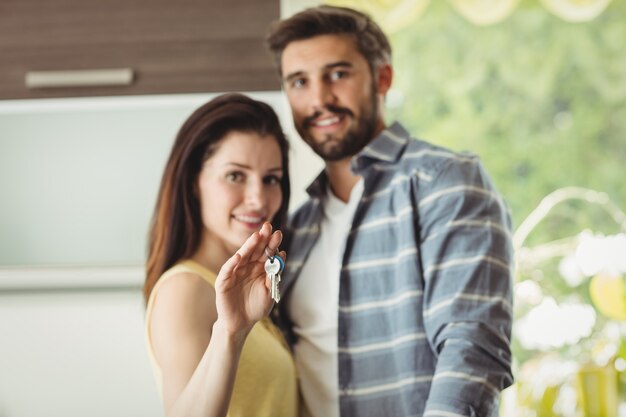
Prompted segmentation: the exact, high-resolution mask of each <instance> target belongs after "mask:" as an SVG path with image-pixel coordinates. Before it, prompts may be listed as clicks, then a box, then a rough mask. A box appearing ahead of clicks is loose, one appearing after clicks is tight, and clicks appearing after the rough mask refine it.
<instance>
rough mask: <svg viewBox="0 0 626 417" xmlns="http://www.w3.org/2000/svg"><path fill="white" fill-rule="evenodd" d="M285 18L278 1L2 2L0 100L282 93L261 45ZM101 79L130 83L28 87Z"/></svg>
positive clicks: (271, 63) (0, 5)
mask: <svg viewBox="0 0 626 417" xmlns="http://www.w3.org/2000/svg"><path fill="white" fill-rule="evenodd" d="M279 14H280V1H279V0H228V1H220V0H202V1H200V0H175V1H172V0H1V1H0V99H23V98H44V97H79V96H106V95H135V94H166V93H194V92H216V91H267V90H277V89H279V88H280V83H279V80H278V76H277V75H276V72H275V69H274V66H273V62H272V58H271V56H270V54H269V52H268V51H267V49H266V47H265V45H264V41H263V39H264V36H265V33H266V31H267V27H268V25H269V24H270V23H271V22H272V21H274V20H276V19H278V18H279ZM101 69H106V70H119V69H123V70H125V71H126V73H128V70H130V71H131V72H132V82H130V83H129V84H127V85H119V86H118V85H106V86H96V87H94V86H79V87H77V86H74V87H63V86H61V87H58V86H57V87H54V88H49V87H47V88H46V87H41V86H40V87H30V88H29V87H27V86H26V78H27V74H29V73H31V74H32V73H33V72H39V73H41V72H43V74H44V75H45V74H48V73H49V72H50V73H51V74H55V72H56V71H82V70H86V71H90V70H101Z"/></svg>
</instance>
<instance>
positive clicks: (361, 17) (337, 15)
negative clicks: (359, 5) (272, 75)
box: [266, 5, 391, 74]
mask: <svg viewBox="0 0 626 417" xmlns="http://www.w3.org/2000/svg"><path fill="white" fill-rule="evenodd" d="M319 35H351V36H352V37H353V38H354V41H355V44H356V46H357V49H358V51H359V52H360V53H361V54H362V55H363V57H364V58H365V59H366V60H367V63H368V65H369V67H370V70H371V71H372V74H374V73H375V72H376V69H377V68H378V67H379V66H380V65H381V64H386V63H390V62H391V45H390V44H389V40H388V39H387V36H386V35H385V34H384V32H383V31H382V30H381V28H380V27H379V26H378V25H377V24H376V23H375V22H374V21H373V20H372V19H371V18H370V17H369V16H368V15H367V14H365V13H362V12H359V11H356V10H353V9H349V8H347V7H337V6H328V5H324V6H319V7H313V8H309V9H306V10H303V11H301V12H299V13H297V14H295V15H293V16H291V17H289V18H287V19H284V20H279V21H277V22H274V23H273V24H272V25H271V26H270V29H269V32H268V35H267V39H266V40H267V44H268V46H269V49H270V51H272V53H273V54H274V59H275V61H276V65H277V68H278V72H279V73H281V72H282V69H281V58H282V54H283V51H284V50H285V48H286V47H287V45H289V44H290V43H291V42H294V41H298V40H305V39H310V38H313V37H315V36H319Z"/></svg>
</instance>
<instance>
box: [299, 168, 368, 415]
mask: <svg viewBox="0 0 626 417" xmlns="http://www.w3.org/2000/svg"><path fill="white" fill-rule="evenodd" d="M362 195H363V179H360V180H359V181H358V182H357V184H356V185H355V186H354V187H353V188H352V191H351V193H350V200H349V201H348V203H344V202H343V201H341V200H339V199H338V198H337V197H335V195H334V194H333V193H332V191H331V190H330V187H328V189H327V192H326V198H325V199H324V201H323V202H322V205H323V211H324V218H323V220H322V223H321V225H320V227H321V229H320V237H319V239H318V241H317V242H316V243H315V246H313V249H312V250H311V253H310V254H309V257H308V259H307V261H306V263H305V264H304V265H303V267H302V271H301V273H300V275H299V277H298V279H297V280H296V282H295V283H294V288H293V289H292V294H291V296H290V298H289V301H288V304H287V308H288V310H289V315H290V317H291V319H292V320H293V328H294V332H295V334H296V335H297V336H298V342H297V343H296V345H295V357H296V367H297V369H298V375H299V378H300V386H301V390H302V396H303V398H304V403H305V404H304V405H305V407H306V408H307V409H308V411H309V412H310V414H311V416H313V417H338V416H339V388H338V387H339V384H338V369H337V367H338V359H337V320H338V319H337V314H338V312H337V311H338V310H337V306H338V304H339V273H340V270H341V261H342V257H343V252H344V248H345V243H346V237H347V235H348V232H349V231H350V227H351V225H352V219H353V218H354V212H355V210H356V207H357V204H358V202H359V200H360V199H361V196H362Z"/></svg>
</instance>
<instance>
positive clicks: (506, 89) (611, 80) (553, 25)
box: [387, 0, 626, 242]
mask: <svg viewBox="0 0 626 417" xmlns="http://www.w3.org/2000/svg"><path fill="white" fill-rule="evenodd" d="M625 39H626V2H622V1H613V2H612V3H611V5H610V6H609V7H608V8H607V10H606V11H605V12H604V13H602V14H601V15H600V16H599V17H598V18H596V19H595V20H593V21H591V22H587V23H568V22H565V21H563V20H561V19H559V18H558V17H555V16H554V15H552V14H550V13H549V12H548V10H546V8H545V7H543V6H542V5H541V4H540V2H539V1H538V0H526V1H522V2H521V3H520V5H519V7H518V8H517V10H516V11H515V12H514V13H513V14H512V15H511V16H509V17H508V18H507V19H506V20H504V21H503V22H501V23H499V24H496V25H492V26H486V27H480V26H475V25H473V24H471V23H469V22H468V21H466V20H465V19H464V18H463V17H461V16H460V15H459V14H458V13H457V12H456V11H455V10H454V9H453V8H452V7H451V6H450V5H449V3H448V2H445V1H432V2H431V3H430V5H429V7H428V10H427V11H426V12H425V13H424V15H423V16H422V17H421V18H420V19H418V20H417V21H416V22H415V23H414V24H413V25H411V26H410V27H408V28H405V29H402V30H400V31H398V32H396V33H394V34H393V35H392V36H391V40H392V45H393V48H394V57H393V63H394V68H395V69H396V74H395V79H394V88H395V89H397V90H399V91H400V92H401V93H402V95H403V102H402V104H401V105H399V106H397V107H391V108H390V109H389V110H388V114H387V116H388V119H389V120H393V119H398V120H401V121H402V122H403V123H404V124H405V125H407V127H408V128H409V130H410V131H411V132H413V133H414V134H416V135H418V136H419V137H420V138H423V139H425V140H428V141H431V142H435V143H438V144H441V145H443V146H447V147H450V148H452V149H457V150H470V151H472V152H474V153H477V154H479V155H480V156H481V159H482V160H483V162H484V164H485V166H486V167H487V169H488V171H489V172H490V174H491V176H492V177H493V179H494V182H495V183H496V186H497V187H498V189H499V190H500V191H501V192H502V193H503V194H504V196H505V198H506V200H507V201H508V203H509V204H510V206H511V208H512V212H513V218H514V222H515V224H516V225H519V224H520V223H521V222H522V221H523V219H524V218H525V217H526V216H527V215H528V214H529V213H530V212H531V211H532V209H533V208H534V207H535V206H536V205H537V204H538V203H539V201H540V200H541V199H542V198H543V197H544V196H546V195H547V194H549V193H550V192H552V191H554V190H555V189H557V188H560V187H565V186H579V187H586V188H591V189H594V190H597V191H603V192H606V193H607V194H608V195H609V196H610V198H611V199H612V200H613V202H614V203H615V204H616V205H617V206H619V207H620V208H621V209H622V210H623V209H624V208H626V185H624V182H625V180H624V177H625V175H624V172H625V169H624V166H626V46H625V45H626V42H624V40H625ZM390 104H391V105H392V106H393V103H390ZM562 214H563V215H564V216H567V219H566V218H565V217H564V218H563V219H561V220H559V219H558V218H557V219H553V221H552V222H551V223H550V224H548V225H547V227H542V228H541V229H540V230H538V231H537V232H534V233H533V236H531V242H532V239H534V240H535V241H536V242H545V241H548V240H553V239H555V238H559V237H564V236H568V235H573V234H576V233H578V232H579V231H580V230H581V226H585V222H586V221H588V220H589V219H588V218H585V219H581V218H579V217H580V216H581V214H580V213H578V212H577V211H576V210H572V211H571V212H569V213H562ZM569 216H573V218H572V217H569ZM587 217H588V216H587ZM593 221H594V222H598V223H597V224H594V229H596V230H597V229H607V232H610V231H613V232H615V223H613V222H612V220H610V219H606V218H603V217H601V216H593ZM608 225H611V226H612V227H610V226H608ZM587 227H588V226H587ZM609 229H610V230H609Z"/></svg>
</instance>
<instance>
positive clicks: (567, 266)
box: [559, 254, 588, 287]
mask: <svg viewBox="0 0 626 417" xmlns="http://www.w3.org/2000/svg"><path fill="white" fill-rule="evenodd" d="M559 273H560V274H561V276H562V277H563V279H564V280H565V282H567V285H569V286H570V287H577V286H579V285H580V284H582V283H583V281H585V280H586V279H587V278H588V277H587V276H586V275H585V274H583V272H582V271H581V269H580V266H579V265H578V260H577V259H576V256H575V255H574V254H571V255H568V256H565V257H564V258H563V259H561V262H560V263H559Z"/></svg>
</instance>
